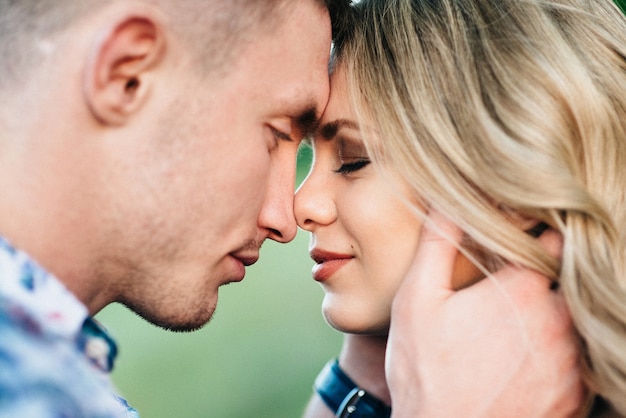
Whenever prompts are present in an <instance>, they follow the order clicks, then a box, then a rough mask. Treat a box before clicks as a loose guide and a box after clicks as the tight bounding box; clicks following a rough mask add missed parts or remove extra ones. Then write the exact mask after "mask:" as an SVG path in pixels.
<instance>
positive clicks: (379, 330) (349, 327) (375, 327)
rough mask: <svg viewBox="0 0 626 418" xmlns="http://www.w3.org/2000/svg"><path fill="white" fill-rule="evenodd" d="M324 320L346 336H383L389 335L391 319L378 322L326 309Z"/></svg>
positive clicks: (352, 313)
mask: <svg viewBox="0 0 626 418" xmlns="http://www.w3.org/2000/svg"><path fill="white" fill-rule="evenodd" d="M324 318H325V319H326V322H327V323H328V325H330V326H331V327H333V328H335V329H336V330H337V331H340V332H343V333H346V334H359V335H376V336H381V335H387V334H388V333H389V318H387V319H386V320H382V319H381V320H377V318H367V317H364V316H363V315H358V314H356V313H354V312H351V313H347V312H334V311H333V310H331V309H324Z"/></svg>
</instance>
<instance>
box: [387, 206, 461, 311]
mask: <svg viewBox="0 0 626 418" xmlns="http://www.w3.org/2000/svg"><path fill="white" fill-rule="evenodd" d="M462 236H463V232H462V231H461V230H460V229H459V228H458V227H457V226H456V225H454V224H453V223H452V222H451V221H449V220H448V219H447V218H446V217H444V216H443V214H441V213H440V212H438V211H436V210H431V211H430V212H429V214H428V218H427V219H426V220H425V222H424V225H423V226H422V231H421V234H420V239H419V243H418V247H417V252H416V254H415V258H414V259H413V263H412V264H411V267H410V268H409V271H408V272H407V275H406V277H405V279H404V282H403V283H402V285H401V287H400V290H399V292H398V295H397V296H396V299H400V300H397V303H399V304H402V303H403V302H402V301H403V300H406V302H407V303H411V304H416V305H419V306H420V307H422V308H424V307H426V305H427V304H433V303H435V304H437V303H438V302H440V301H442V300H444V299H446V298H447V297H449V296H450V295H451V294H452V293H453V292H454V290H453V288H452V275H453V272H454V262H455V260H456V257H457V254H458V245H459V243H460V242H461V238H462ZM418 299H419V301H420V302H419V304H417V303H416V300H418Z"/></svg>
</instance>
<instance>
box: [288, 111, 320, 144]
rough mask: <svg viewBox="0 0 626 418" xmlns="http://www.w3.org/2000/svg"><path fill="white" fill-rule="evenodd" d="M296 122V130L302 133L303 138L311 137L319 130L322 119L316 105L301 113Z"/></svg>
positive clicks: (295, 119)
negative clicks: (318, 114)
mask: <svg viewBox="0 0 626 418" xmlns="http://www.w3.org/2000/svg"><path fill="white" fill-rule="evenodd" d="M294 121H295V124H296V128H297V129H298V130H299V131H300V133H301V134H302V136H305V137H306V136H308V135H310V134H311V133H313V132H314V131H315V130H316V129H317V127H318V125H319V123H320V119H319V117H318V116H317V107H316V106H314V105H313V106H309V107H307V108H306V110H304V111H302V112H300V114H299V115H298V116H296V117H295V118H294Z"/></svg>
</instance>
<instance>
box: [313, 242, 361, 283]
mask: <svg viewBox="0 0 626 418" xmlns="http://www.w3.org/2000/svg"><path fill="white" fill-rule="evenodd" d="M311 258H312V259H313V261H315V263H316V264H315V265H314V266H313V271H312V273H313V278H314V279H315V280H317V281H318V282H323V281H325V280H327V279H328V278H330V277H331V276H332V275H333V274H335V272H337V270H339V269H340V268H342V267H343V266H344V265H346V264H347V263H348V262H350V260H352V259H353V258H354V256H352V255H349V254H340V253H334V252H331V251H326V250H321V249H313V250H312V251H311Z"/></svg>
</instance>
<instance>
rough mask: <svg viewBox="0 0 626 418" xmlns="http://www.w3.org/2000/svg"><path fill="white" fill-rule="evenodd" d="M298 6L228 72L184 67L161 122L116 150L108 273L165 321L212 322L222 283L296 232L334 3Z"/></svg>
mask: <svg viewBox="0 0 626 418" xmlns="http://www.w3.org/2000/svg"><path fill="white" fill-rule="evenodd" d="M289 4H290V5H289V6H288V7H287V8H285V9H284V10H282V9H281V11H280V13H282V14H283V15H284V16H282V18H280V19H278V21H279V22H281V23H280V24H279V26H278V27H276V28H275V29H273V30H270V31H263V30H261V31H260V32H259V35H258V36H257V37H255V38H253V40H251V41H250V42H249V43H245V44H243V45H241V46H240V49H237V51H236V53H237V58H235V59H234V60H233V62H232V64H231V66H230V68H227V69H226V71H224V72H223V73H220V75H219V76H216V77H214V78H211V77H210V76H209V77H207V78H206V80H203V81H200V77H199V76H198V75H197V68H193V69H192V66H193V65H194V64H192V62H191V61H188V62H186V63H185V62H183V63H182V64H180V65H178V66H177V68H176V72H174V71H172V75H171V79H170V80H169V84H168V85H166V86H162V88H161V89H160V90H159V91H156V92H155V96H154V97H152V98H151V101H152V102H153V103H155V104H153V105H152V106H153V110H154V111H153V112H152V116H154V115H159V116H157V118H158V120H155V119H153V118H146V119H145V120H143V121H142V123H141V126H139V127H138V128H137V133H136V136H137V137H139V138H141V139H140V141H139V143H133V144H124V145H122V146H121V149H122V150H123V151H120V150H116V151H115V152H116V153H118V154H119V155H116V157H117V158H120V162H119V163H117V164H116V167H117V168H118V169H119V170H118V169H117V168H116V171H115V172H112V173H111V177H112V181H109V188H110V190H111V196H113V197H114V199H115V203H113V204H114V205H115V206H116V207H115V208H114V209H113V211H110V212H112V213H114V216H115V219H113V221H112V222H107V225H114V227H113V228H109V231H108V238H107V239H108V243H107V244H106V245H108V247H109V249H110V251H109V253H108V254H106V255H105V256H103V257H102V258H103V260H102V263H101V264H102V266H105V267H104V268H103V271H101V272H100V274H102V275H104V276H110V275H111V272H113V273H115V275H116V277H118V279H117V280H118V282H117V283H118V286H117V288H116V289H114V290H112V292H113V293H114V295H113V297H114V298H115V299H116V300H118V301H120V302H123V303H125V304H127V305H128V306H129V307H131V308H132V309H133V310H135V311H137V312H138V313H140V314H141V315H142V316H144V317H145V318H146V319H148V320H150V321H151V322H154V323H156V324H158V325H161V326H164V327H168V328H177V329H192V328H196V327H199V326H201V325H203V324H204V323H206V321H208V320H209V319H210V317H211V315H212V314H213V311H214V309H215V306H216V303H217V293H218V287H219V286H220V285H223V284H226V283H230V282H234V281H240V280H242V279H243V276H244V273H245V271H244V266H245V265H248V264H251V263H253V262H255V261H256V259H257V258H258V255H259V248H260V246H261V243H262V242H263V241H264V240H265V239H266V238H271V239H274V240H276V241H279V242H288V241H290V240H291V239H293V237H294V236H295V233H296V224H295V220H294V217H293V192H294V181H295V164H296V152H297V149H298V145H299V142H300V140H301V139H302V130H301V126H300V125H302V124H304V125H306V123H307V122H310V121H311V120H314V119H315V118H316V117H319V116H320V114H321V112H322V111H323V109H324V107H325V105H326V101H327V99H328V94H329V86H328V74H327V63H328V58H329V50H330V42H331V39H330V21H329V18H328V13H327V11H325V10H324V9H323V8H322V7H320V6H318V5H317V4H315V3H314V2H312V1H303V2H289ZM195 65H198V64H195ZM120 173H121V174H120ZM105 268H106V269H108V270H106V271H104V269H105ZM111 269H112V270H111Z"/></svg>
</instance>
